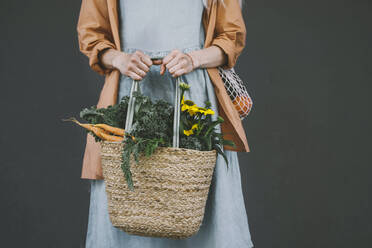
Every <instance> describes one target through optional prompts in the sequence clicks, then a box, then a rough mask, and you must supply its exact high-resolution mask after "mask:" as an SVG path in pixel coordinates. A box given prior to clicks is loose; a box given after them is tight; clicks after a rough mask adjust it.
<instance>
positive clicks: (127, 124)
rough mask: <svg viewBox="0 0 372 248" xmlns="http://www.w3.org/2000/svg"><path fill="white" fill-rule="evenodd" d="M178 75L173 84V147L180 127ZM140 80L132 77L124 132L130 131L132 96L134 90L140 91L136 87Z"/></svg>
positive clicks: (133, 102)
mask: <svg viewBox="0 0 372 248" xmlns="http://www.w3.org/2000/svg"><path fill="white" fill-rule="evenodd" d="M180 80H181V79H180V76H178V77H176V84H175V87H176V88H175V97H174V118H173V147H174V148H178V147H179V140H180V138H179V129H180V101H181V90H180V83H181V82H180ZM139 82H140V80H135V79H133V81H132V87H131V89H130V95H129V102H128V110H127V116H126V120H125V132H128V133H130V131H131V129H132V124H133V116H134V107H135V102H136V98H135V97H134V96H133V93H134V92H140V88H139V87H138V84H139Z"/></svg>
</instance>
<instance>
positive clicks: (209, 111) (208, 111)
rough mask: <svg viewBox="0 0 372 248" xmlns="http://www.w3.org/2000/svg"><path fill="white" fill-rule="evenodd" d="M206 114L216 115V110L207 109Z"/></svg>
mask: <svg viewBox="0 0 372 248" xmlns="http://www.w3.org/2000/svg"><path fill="white" fill-rule="evenodd" d="M204 114H205V115H214V111H213V110H212V109H207V110H206V111H205V112H204Z"/></svg>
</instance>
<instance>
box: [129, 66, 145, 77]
mask: <svg viewBox="0 0 372 248" xmlns="http://www.w3.org/2000/svg"><path fill="white" fill-rule="evenodd" d="M128 71H132V72H134V73H136V74H138V75H139V76H141V77H144V76H146V72H144V71H143V70H141V69H140V68H138V67H137V65H136V64H134V63H131V64H129V65H128Z"/></svg>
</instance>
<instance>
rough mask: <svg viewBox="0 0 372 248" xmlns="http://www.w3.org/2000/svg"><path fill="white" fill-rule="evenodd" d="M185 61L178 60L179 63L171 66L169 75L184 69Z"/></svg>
mask: <svg viewBox="0 0 372 248" xmlns="http://www.w3.org/2000/svg"><path fill="white" fill-rule="evenodd" d="M186 64H187V61H186V60H184V59H183V60H179V63H178V64H176V65H175V66H173V67H172V68H170V69H169V72H170V73H174V72H175V71H177V70H179V69H181V68H184V67H186Z"/></svg>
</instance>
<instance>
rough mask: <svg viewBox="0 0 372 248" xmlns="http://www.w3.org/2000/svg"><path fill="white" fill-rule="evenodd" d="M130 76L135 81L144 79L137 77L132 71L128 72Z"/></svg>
mask: <svg viewBox="0 0 372 248" xmlns="http://www.w3.org/2000/svg"><path fill="white" fill-rule="evenodd" d="M128 76H129V77H131V78H132V79H134V80H142V77H140V76H139V75H137V74H136V73H134V72H132V71H130V72H128Z"/></svg>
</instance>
